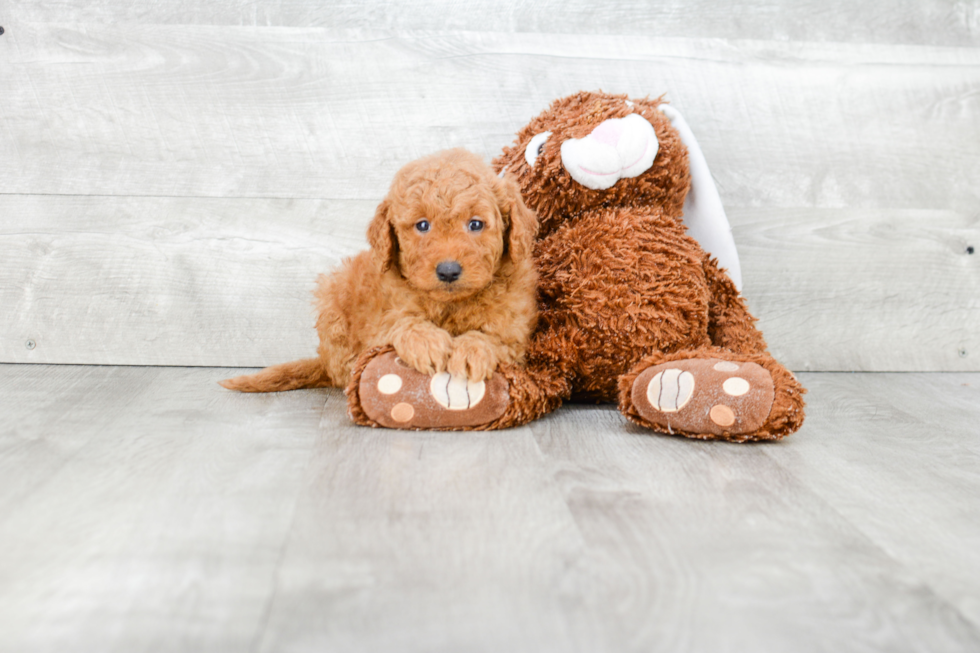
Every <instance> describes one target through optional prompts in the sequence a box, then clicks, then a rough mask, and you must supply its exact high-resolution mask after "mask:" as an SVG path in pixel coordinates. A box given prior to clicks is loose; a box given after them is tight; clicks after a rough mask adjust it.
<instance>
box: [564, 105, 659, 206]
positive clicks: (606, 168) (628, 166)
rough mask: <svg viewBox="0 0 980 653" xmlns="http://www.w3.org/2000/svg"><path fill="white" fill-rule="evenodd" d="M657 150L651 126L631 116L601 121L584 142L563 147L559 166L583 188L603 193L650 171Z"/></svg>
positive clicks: (576, 140)
mask: <svg viewBox="0 0 980 653" xmlns="http://www.w3.org/2000/svg"><path fill="white" fill-rule="evenodd" d="M659 149H660V143H659V141H657V134H656V133H655V132H654V131H653V125H651V124H650V123H649V122H647V120H646V119H645V118H644V117H643V116H641V115H639V114H637V113H634V114H632V115H629V116H626V117H625V118H611V119H609V120H604V121H603V122H602V123H600V124H599V126H598V127H596V128H595V129H593V130H592V133H591V134H589V135H588V136H586V137H585V138H570V139H568V140H567V141H565V142H564V143H562V144H561V163H562V165H563V166H565V170H567V171H568V174H569V175H571V177H572V179H574V180H575V181H577V182H578V183H580V184H582V185H583V186H585V187H586V188H591V189H592V190H605V189H607V188H612V186H613V184H615V183H616V182H617V181H619V180H620V179H623V178H628V177H636V176H638V175H641V174H643V173H644V172H646V171H647V170H649V169H650V166H651V165H653V160H654V159H655V158H656V157H657V151H658V150H659Z"/></svg>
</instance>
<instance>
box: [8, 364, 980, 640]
mask: <svg viewBox="0 0 980 653" xmlns="http://www.w3.org/2000/svg"><path fill="white" fill-rule="evenodd" d="M232 373H233V370H228V369H215V368H159V367H157V368H148V367H97V366H96V367H87V366H44V365H0V414H2V415H3V419H2V421H0V651H3V652H4V653H6V652H7V651H18V652H19V651H52V652H54V651H57V652H59V653H62V652H64V651H126V652H133V651H151V650H152V651H207V652H215V651H534V652H540V651H589V652H593V651H659V650H663V651H712V652H715V651H727V650H731V651H788V650H793V651H876V650H888V651H976V650H980V500H978V496H980V464H978V463H980V438H978V437H977V436H978V427H977V424H978V422H980V374H977V373H944V374H925V373H906V374H881V373H878V374H838V373H804V374H801V375H800V376H801V378H802V380H803V382H804V383H805V384H806V385H807V386H808V387H809V388H810V391H811V392H810V395H809V420H808V422H807V424H806V425H805V426H804V428H803V430H801V431H800V432H799V433H797V434H796V435H794V436H792V437H790V438H788V439H787V440H784V441H782V442H780V443H776V444H768V445H731V444H725V443H703V442H694V441H688V440H683V439H678V438H672V437H666V436H657V435H651V434H649V433H646V432H644V431H642V430H641V429H639V428H636V427H633V426H630V425H627V424H626V423H625V421H624V420H623V419H622V418H621V417H620V415H619V414H618V413H617V412H616V411H615V410H614V409H613V408H612V407H604V406H600V407H589V406H571V407H565V408H563V409H562V410H561V411H559V412H558V413H556V414H554V415H552V416H550V417H548V418H546V419H544V420H541V421H539V422H537V423H535V424H533V425H531V426H529V427H527V428H521V429H514V430H509V431H503V432H497V433H455V434H450V433H413V432H402V431H387V430H373V429H365V428H359V427H354V426H351V425H350V423H349V422H348V420H347V417H346V414H345V403H344V398H343V395H342V393H340V392H339V391H337V390H316V391H313V390H311V391H299V392H292V393H283V394H278V395H238V394H233V393H230V392H227V391H224V390H222V389H221V388H219V387H218V386H217V385H215V383H214V382H215V381H217V380H219V379H221V378H224V377H226V376H228V375H230V374H232Z"/></svg>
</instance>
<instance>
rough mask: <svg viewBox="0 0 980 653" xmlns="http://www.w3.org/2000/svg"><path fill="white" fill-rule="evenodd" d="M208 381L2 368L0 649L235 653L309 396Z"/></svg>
mask: <svg viewBox="0 0 980 653" xmlns="http://www.w3.org/2000/svg"><path fill="white" fill-rule="evenodd" d="M212 377H213V378H217V375H216V373H215V372H214V371H209V372H208V373H205V374H202V373H201V372H199V371H196V370H182V369H175V368H168V369H162V368H107V367H78V368H65V367H53V368H52V367H43V366H19V367H10V366H4V367H3V368H2V372H0V405H2V412H3V415H4V419H3V422H2V426H0V466H2V467H0V470H2V471H0V478H2V481H0V550H2V551H3V556H0V578H2V579H3V582H0V650H3V651H5V652H6V651H27V650H32V651H143V650H156V651H160V650H173V651H178V650H184V651H186V650H197V651H218V650H246V649H247V648H248V646H249V644H250V643H251V641H252V640H253V639H254V638H255V637H256V636H257V634H258V633H259V632H260V631H261V628H262V617H263V615H264V613H265V610H266V609H267V606H268V603H269V601H270V600H271V589H272V588H271V582H272V579H273V573H274V570H275V568H276V566H277V565H278V562H279V557H280V555H281V548H282V544H283V542H284V538H285V533H286V532H287V531H288V530H289V528H290V527H291V522H292V515H293V509H294V505H295V500H296V493H297V490H298V487H297V483H298V482H299V479H300V478H301V476H302V471H303V468H304V467H305V465H306V463H307V460H308V452H309V448H310V446H311V443H312V440H313V438H314V436H315V433H316V424H317V422H318V421H319V415H320V411H321V408H322V406H323V400H322V398H321V397H316V396H311V395H304V394H302V393H296V394H292V395H283V396H279V397H268V398H266V399H259V401H258V402H248V403H247V404H242V403H241V399H242V397H241V396H236V395H230V394H227V395H220V394H219V393H218V392H217V391H215V390H213V389H212V387H211V386H212V385H213V381H212ZM243 406H244V410H243Z"/></svg>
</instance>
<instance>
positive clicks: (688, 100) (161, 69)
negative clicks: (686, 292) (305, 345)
mask: <svg viewBox="0 0 980 653" xmlns="http://www.w3.org/2000/svg"><path fill="white" fill-rule="evenodd" d="M0 57H3V60H4V61H6V62H8V64H9V65H5V66H3V67H2V68H0V85H2V87H3V88H4V89H5V97H4V102H3V103H2V104H0V125H3V126H2V127H0V129H2V130H3V131H2V134H3V138H4V139H5V142H7V143H8V146H7V147H5V148H4V149H3V150H2V151H0V193H29V194H51V193H57V194H83V195H89V194H92V195H164V196H172V195H181V196H183V195H194V196H209V197H278V198H327V199H344V198H347V199H372V200H376V199H378V198H380V197H381V196H382V195H383V194H384V191H385V189H386V188H387V184H388V182H389V180H390V178H391V175H392V173H393V171H394V170H396V169H397V168H398V167H400V166H401V165H402V164H404V163H406V162H407V161H409V160H411V159H414V158H416V157H418V156H420V155H422V154H426V153H429V152H432V151H434V150H438V149H442V148H446V147H451V146H463V147H467V148H469V149H472V150H474V151H476V152H478V153H480V154H483V155H484V156H487V157H488V158H489V157H490V156H493V155H495V154H497V153H498V152H499V151H500V149H501V148H502V147H503V146H504V145H506V144H508V143H509V142H510V141H511V140H512V138H513V134H514V132H515V131H516V130H517V129H518V128H519V127H521V126H523V125H524V124H525V123H526V122H527V120H528V119H529V118H530V117H532V116H534V115H536V114H537V113H538V112H540V111H541V110H542V109H543V108H544V107H545V106H547V104H548V103H549V102H550V101H551V100H553V99H555V98H557V97H560V96H562V95H565V94H568V93H571V92H575V91H577V90H580V89H582V88H586V89H591V88H595V87H597V86H601V87H602V88H603V89H605V90H607V91H617V92H628V93H630V94H633V95H639V96H645V95H648V94H649V95H654V96H656V95H660V94H662V93H666V94H667V95H668V97H669V98H670V99H671V100H672V101H673V102H674V103H675V106H677V107H678V108H679V109H681V110H682V112H684V113H685V114H686V116H687V119H688V122H689V123H690V124H691V125H692V128H693V129H694V130H695V133H696V134H697V136H698V139H699V141H700V142H701V144H702V146H703V149H704V151H705V155H706V157H707V160H708V161H709V162H710V163H711V166H712V170H713V172H714V175H715V177H716V179H717V181H718V183H719V185H720V188H721V192H722V198H723V200H724V201H725V203H726V205H727V206H732V207H737V206H767V207H772V206H780V207H834V208H836V207H861V208H871V207H873V208H921V209H948V210H960V211H975V210H976V206H977V205H978V203H980V190H978V188H977V185H976V184H975V183H974V181H975V179H976V178H978V177H980V147H978V146H977V143H980V123H978V122H977V121H976V120H975V119H974V118H973V117H974V116H975V115H976V114H977V112H978V111H980V99H978V96H977V94H976V93H974V89H975V88H976V87H977V85H978V84H980V50H978V49H975V48H942V47H912V46H892V45H867V44H840V43H834V44H821V43H798V42H778V41H723V40H698V39H654V38H646V37H639V36H604V35H588V36H584V35H579V36H575V35H561V34H547V35H529V34H496V33H465V32H464V33H458V32H438V33H401V34H397V33H396V34H392V33H389V32H369V31H360V30H330V29H317V28H233V27H225V26H222V27H210V26H187V27H184V28H181V29H179V30H170V31H166V32H163V31H161V30H159V29H157V28H156V27H153V26H140V25H135V26H131V25H127V26H113V25H82V26H75V25H49V24H25V25H23V26H21V28H20V29H19V30H18V31H17V32H14V31H11V33H10V34H8V35H5V36H4V38H3V39H0Z"/></svg>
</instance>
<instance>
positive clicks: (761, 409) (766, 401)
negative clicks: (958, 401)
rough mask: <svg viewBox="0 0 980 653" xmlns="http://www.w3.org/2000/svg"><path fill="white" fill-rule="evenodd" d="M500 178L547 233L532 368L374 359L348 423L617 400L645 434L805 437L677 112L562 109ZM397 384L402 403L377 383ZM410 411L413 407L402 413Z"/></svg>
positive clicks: (520, 143) (355, 378) (562, 104)
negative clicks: (461, 370)
mask: <svg viewBox="0 0 980 653" xmlns="http://www.w3.org/2000/svg"><path fill="white" fill-rule="evenodd" d="M494 167H495V169H496V170H497V171H499V172H500V173H501V174H506V175H514V176H515V177H516V179H517V181H518V183H519V185H520V188H521V194H522V196H523V199H524V202H525V204H526V205H527V206H528V207H529V208H531V209H533V210H534V211H536V212H537V214H538V218H539V220H540V231H539V234H538V240H537V243H536V246H535V263H536V265H537V268H538V272H539V276H540V281H539V289H538V305H539V321H538V326H537V328H536V330H535V332H534V334H533V336H532V339H531V342H530V343H529V345H528V348H527V353H526V356H525V360H524V364H523V365H501V366H500V367H499V368H498V369H497V372H496V374H495V375H494V377H495V378H492V379H491V380H490V381H488V382H486V383H484V382H482V381H480V382H472V381H468V380H466V379H457V378H454V377H452V376H451V375H449V374H448V373H444V374H442V375H437V376H435V377H428V376H425V375H423V374H421V373H418V372H415V371H414V370H410V369H407V368H406V367H404V366H402V365H399V363H398V361H397V359H396V357H395V354H394V352H393V351H392V350H391V348H390V347H386V348H376V349H372V350H370V351H367V352H365V353H364V354H363V355H362V356H361V358H360V360H359V361H358V363H357V364H356V365H355V368H354V372H353V375H352V380H351V383H350V385H349V386H348V388H347V395H348V399H349V408H350V414H351V417H352V418H353V419H354V421H356V422H357V423H359V424H366V425H373V426H379V425H380V426H389V427H400V428H443V429H497V428H506V427H510V426H517V425H520V424H525V423H527V422H529V421H531V420H534V419H537V418H538V417H540V416H542V415H544V414H546V413H548V412H550V411H552V410H555V409H556V408H557V407H558V406H560V405H561V403H562V402H563V401H567V400H571V401H590V402H613V401H618V403H619V409H620V411H621V412H622V413H623V414H624V415H625V416H626V417H627V418H629V419H630V420H632V421H634V422H636V423H638V424H641V425H643V426H645V427H648V428H650V429H653V430H655V431H660V432H664V433H674V434H679V435H684V436H688V437H693V438H701V439H725V440H732V441H738V442H742V441H748V440H774V439H779V438H782V437H784V436H786V435H788V434H790V433H792V432H794V431H796V430H797V429H798V428H799V427H800V425H801V424H802V423H803V406H804V403H803V398H802V395H803V394H804V393H805V390H804V389H803V387H802V386H800V384H799V383H798V382H797V380H796V378H795V377H794V376H793V375H792V374H791V373H790V372H789V371H787V370H786V369H785V368H784V367H783V366H781V365H780V364H779V363H778V362H776V360H775V359H774V358H773V357H772V356H771V355H770V354H769V352H768V351H767V349H766V343H765V340H764V339H763V337H762V333H761V332H759V330H758V329H756V328H755V326H754V322H755V318H753V317H752V315H751V314H749V312H748V309H747V308H746V306H745V302H744V300H743V299H742V297H741V295H740V294H739V290H738V284H739V283H740V278H739V276H740V274H739V270H738V257H737V254H736V253H735V249H734V244H733V242H732V239H731V233H730V229H729V227H728V222H727V219H726V218H725V216H724V211H723V210H722V209H721V203H720V200H719V198H718V194H717V191H716V190H715V188H714V184H713V182H712V181H711V176H710V172H709V171H708V169H707V165H706V164H705V162H704V158H703V156H702V155H701V152H700V149H698V147H697V143H696V141H695V140H694V138H693V136H692V135H691V134H690V130H689V129H688V128H687V125H686V124H685V123H684V121H683V118H682V117H681V116H680V115H679V114H678V113H677V112H676V111H675V110H673V109H672V108H671V107H669V106H667V105H665V104H663V103H662V101H661V100H659V99H657V100H650V99H642V100H639V99H637V100H629V99H628V98H627V97H626V96H625V95H610V94H605V93H578V94H576V95H572V96H569V97H566V98H562V99H559V100H556V101H555V102H554V103H553V104H552V105H551V107H549V108H548V110H547V111H545V112H544V113H542V114H541V115H539V116H538V117H536V118H534V119H533V120H532V121H531V122H530V123H529V124H528V125H527V126H526V127H524V128H523V129H522V130H521V131H520V132H519V133H518V135H517V140H516V141H515V143H514V144H513V145H512V146H510V147H507V148H505V149H504V151H503V153H502V154H501V155H500V156H499V157H497V159H495V160H494ZM692 182H693V183H692ZM706 250H707V252H710V254H709V253H707V252H706ZM719 260H720V261H721V264H719ZM726 269H727V271H728V273H727V274H726ZM390 374H396V375H399V376H400V377H401V379H402V383H401V384H399V392H398V393H395V394H390V393H385V392H384V391H383V389H384V388H383V384H382V385H379V381H380V379H381V378H382V377H385V376H386V375H390ZM443 377H445V378H443ZM389 378H390V377H389ZM406 403H407V404H409V405H412V406H413V407H415V408H416V410H413V411H401V412H399V411H398V410H395V409H394V407H395V406H403V405H404V404H406ZM405 413H411V414H412V415H413V418H412V419H407V420H399V419H396V418H395V417H394V416H397V415H400V414H405Z"/></svg>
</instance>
